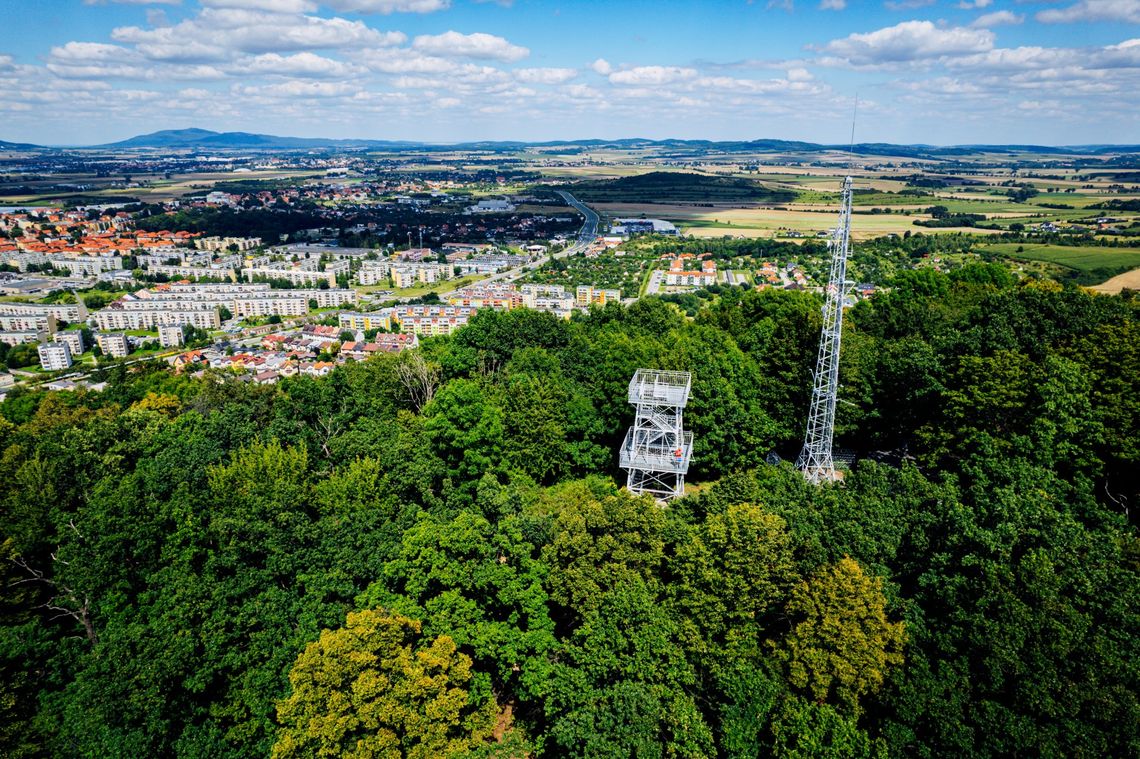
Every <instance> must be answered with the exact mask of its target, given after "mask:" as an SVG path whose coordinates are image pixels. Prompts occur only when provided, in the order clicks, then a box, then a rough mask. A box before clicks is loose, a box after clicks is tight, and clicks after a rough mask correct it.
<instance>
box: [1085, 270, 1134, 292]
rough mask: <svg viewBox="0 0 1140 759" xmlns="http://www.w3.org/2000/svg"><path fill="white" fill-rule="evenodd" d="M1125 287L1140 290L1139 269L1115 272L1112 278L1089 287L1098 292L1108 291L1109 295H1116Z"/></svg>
mask: <svg viewBox="0 0 1140 759" xmlns="http://www.w3.org/2000/svg"><path fill="white" fill-rule="evenodd" d="M1125 288H1127V289H1129V290H1140V269H1133V270H1132V271H1126V272H1124V273H1123V274H1117V275H1116V276H1115V277H1113V278H1112V279H1109V280H1106V281H1104V282H1101V283H1100V284H1099V285H1094V286H1093V287H1090V288H1089V289H1090V290H1096V291H1097V292H1100V293H1108V294H1109V295H1117V294H1119V293H1120V291H1121V290H1124V289H1125Z"/></svg>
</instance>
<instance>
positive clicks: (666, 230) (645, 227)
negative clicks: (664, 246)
mask: <svg viewBox="0 0 1140 759" xmlns="http://www.w3.org/2000/svg"><path fill="white" fill-rule="evenodd" d="M610 233H611V234H615V235H626V236H627V237H628V236H632V235H676V234H677V227H675V226H674V225H673V223H672V222H668V221H664V220H663V219H614V223H613V225H612V226H611V227H610Z"/></svg>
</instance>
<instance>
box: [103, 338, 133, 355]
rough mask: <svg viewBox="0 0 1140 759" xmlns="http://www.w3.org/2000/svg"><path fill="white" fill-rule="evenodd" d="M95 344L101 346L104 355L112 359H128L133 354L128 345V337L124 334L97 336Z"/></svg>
mask: <svg viewBox="0 0 1140 759" xmlns="http://www.w3.org/2000/svg"><path fill="white" fill-rule="evenodd" d="M95 342H97V343H98V344H99V349H100V350H101V351H103V355H104V356H110V357H111V358H126V356H127V355H128V354H129V353H130V352H131V348H130V346H129V345H127V336H126V335H124V334H122V333H114V334H112V333H107V334H101V335H97V336H96V337H95Z"/></svg>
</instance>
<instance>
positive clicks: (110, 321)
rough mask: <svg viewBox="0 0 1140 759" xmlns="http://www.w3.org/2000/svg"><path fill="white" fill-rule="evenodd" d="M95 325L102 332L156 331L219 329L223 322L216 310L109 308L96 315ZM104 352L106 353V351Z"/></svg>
mask: <svg viewBox="0 0 1140 759" xmlns="http://www.w3.org/2000/svg"><path fill="white" fill-rule="evenodd" d="M180 305H181V304H180ZM95 324H96V326H97V327H98V328H99V329H101V330H116V329H123V330H126V329H155V328H157V327H162V326H178V327H181V326H182V325H183V324H190V325H192V326H195V327H198V328H200V329H219V328H220V327H221V326H222V320H221V318H220V317H219V316H218V309H216V308H208V309H198V310H193V311H173V310H166V309H162V310H152V311H128V310H124V309H120V308H113V307H109V308H104V309H103V310H102V311H99V312H97V313H96V314H95ZM103 352H104V353H106V349H104V351H103Z"/></svg>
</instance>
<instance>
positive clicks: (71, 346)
mask: <svg viewBox="0 0 1140 759" xmlns="http://www.w3.org/2000/svg"><path fill="white" fill-rule="evenodd" d="M52 340H54V341H55V342H57V343H64V344H65V345H67V348H68V350H70V351H71V355H72V356H78V355H79V354H80V353H82V352H83V351H85V350H86V349H87V346H86V345H84V344H83V333H82V332H80V331H79V330H77V329H69V330H67V331H66V332H56V333H55V334H54V335H52Z"/></svg>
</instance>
